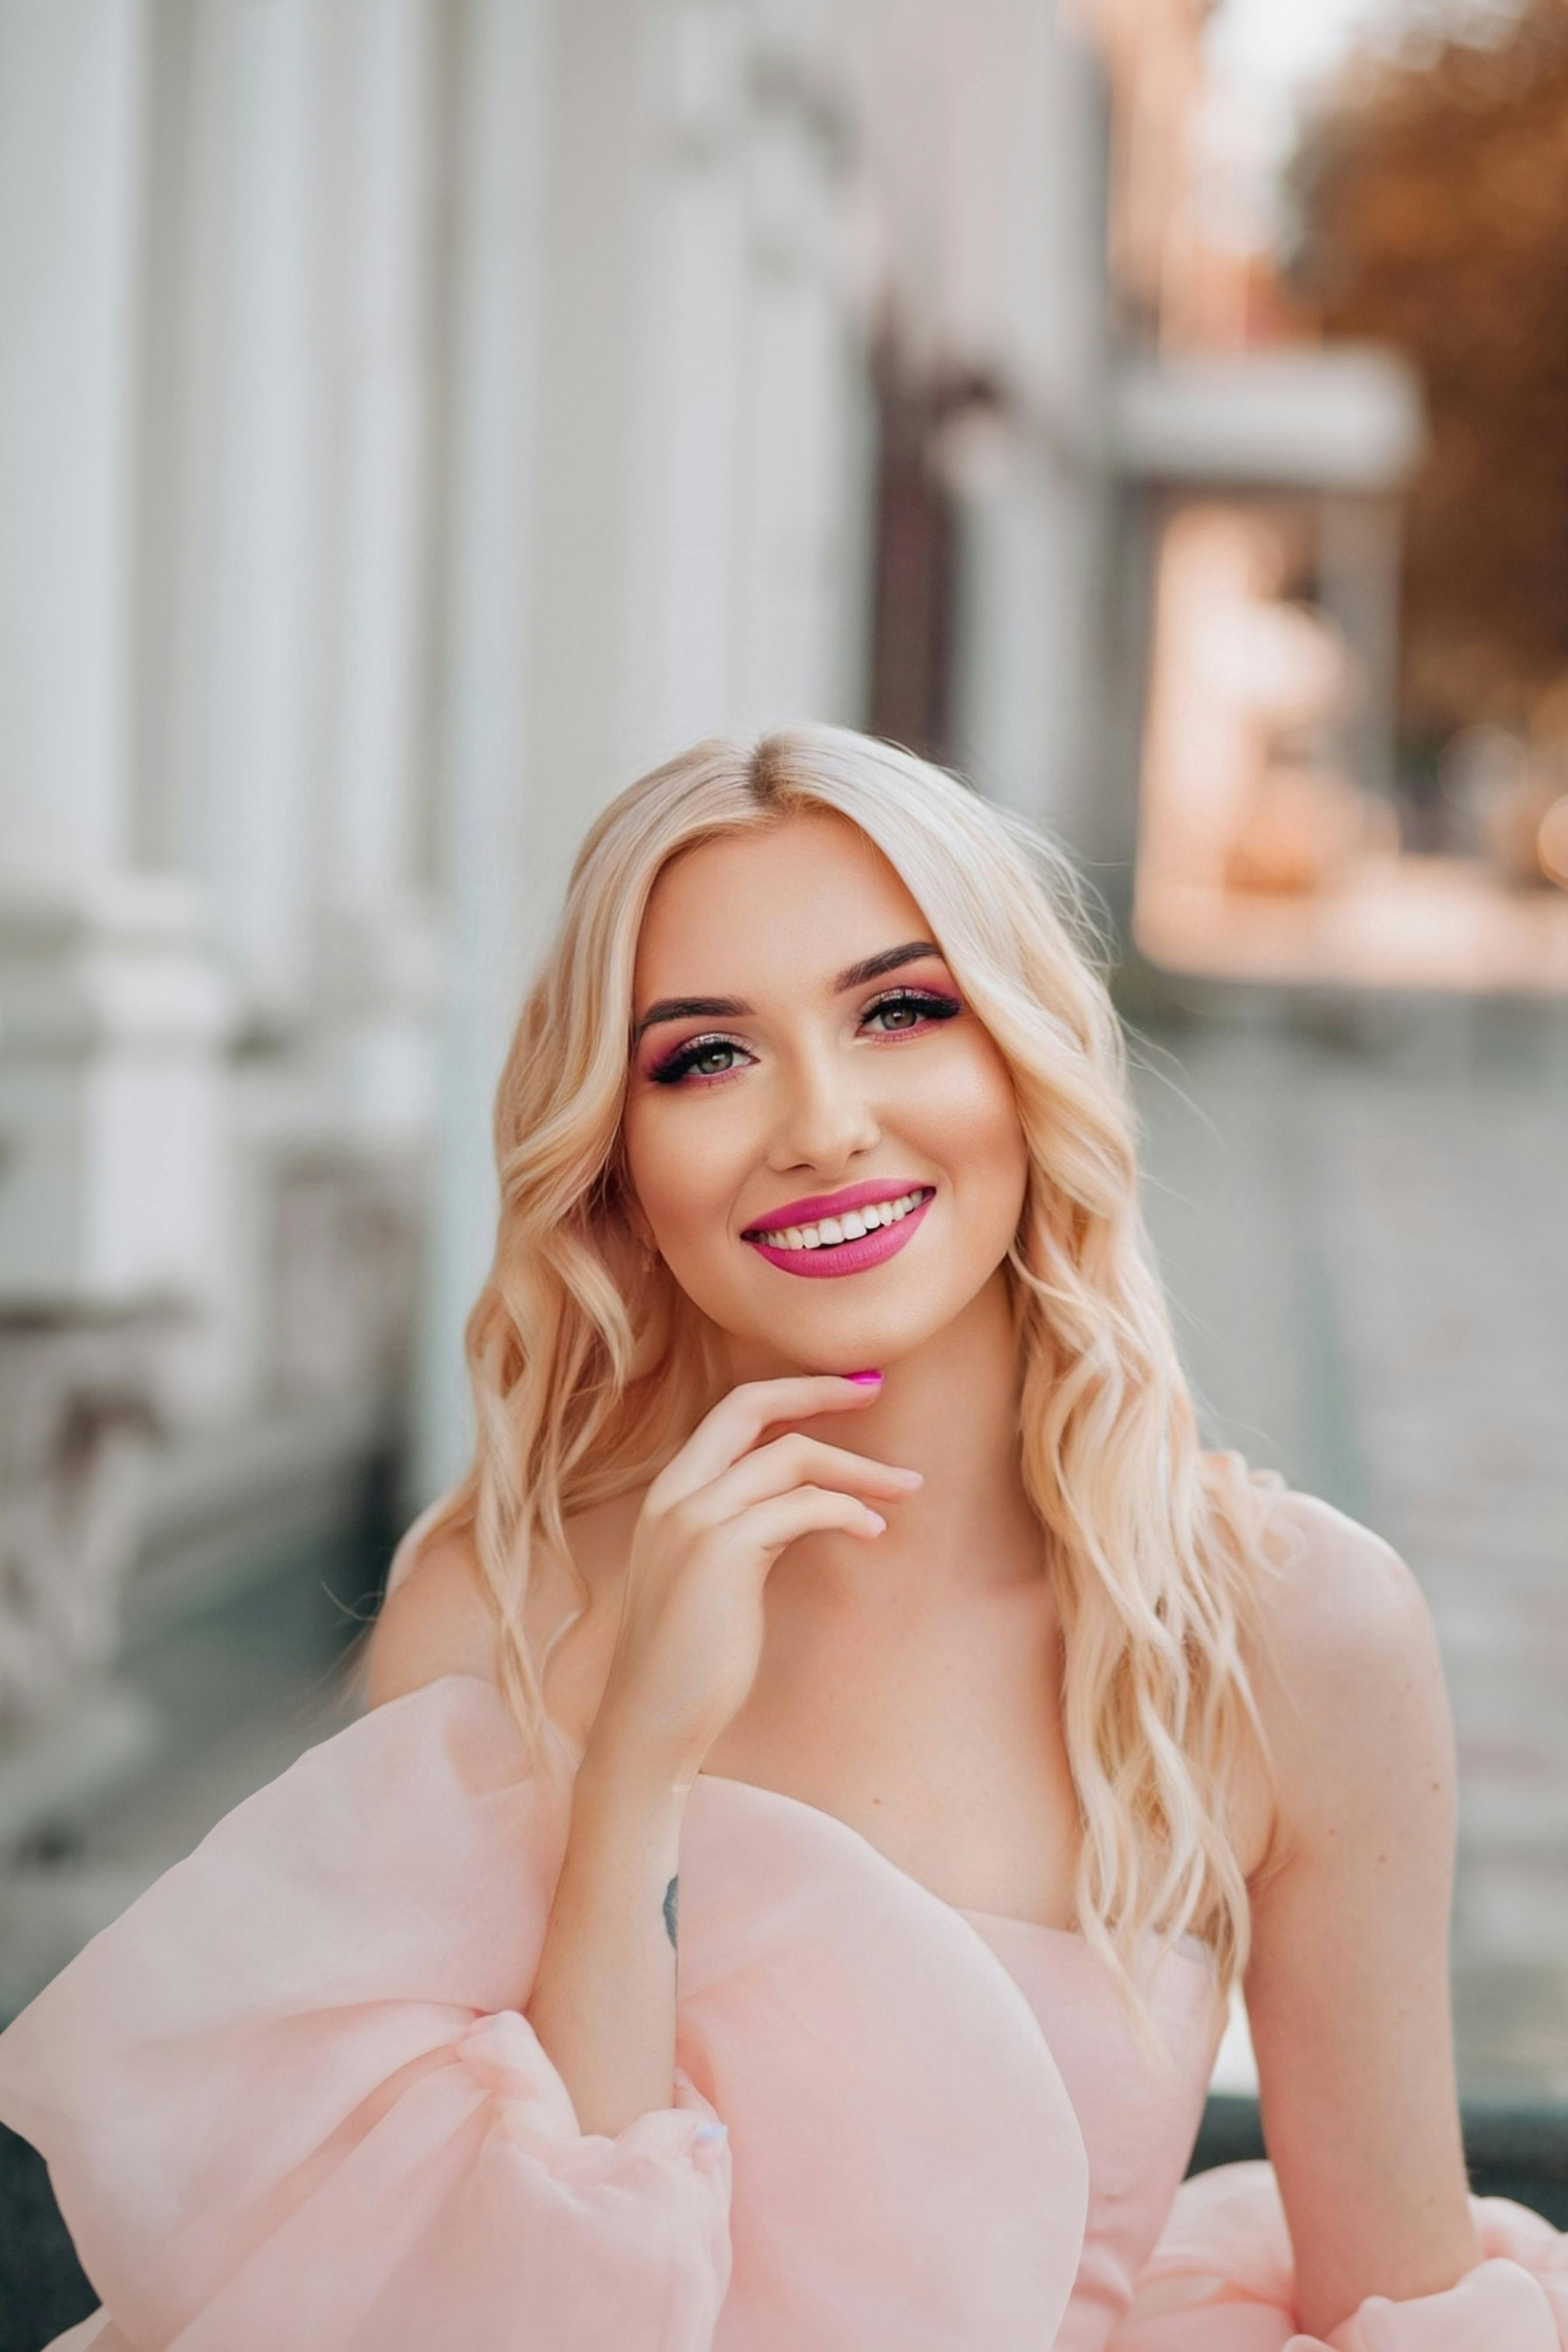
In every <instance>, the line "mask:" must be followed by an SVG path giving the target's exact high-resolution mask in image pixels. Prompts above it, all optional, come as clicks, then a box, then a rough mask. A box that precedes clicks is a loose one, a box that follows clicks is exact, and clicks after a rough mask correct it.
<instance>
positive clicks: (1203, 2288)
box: [1109, 2164, 1568, 2352]
mask: <svg viewBox="0 0 1568 2352" xmlns="http://www.w3.org/2000/svg"><path fill="white" fill-rule="evenodd" d="M1470 2210H1471V2213H1472V2216H1473V2218H1474V2221H1475V2225H1476V2235H1477V2237H1478V2239H1479V2242H1480V2248H1481V2254H1482V2260H1481V2261H1480V2262H1479V2263H1478V2264H1477V2266H1476V2267H1475V2269H1474V2270H1472V2271H1470V2272H1468V2273H1467V2275H1466V2276H1465V2277H1464V2278H1462V2279H1461V2280H1460V2281H1459V2282H1458V2285H1456V2286H1452V2287H1449V2288H1447V2289H1446V2290H1445V2292H1443V2293H1442V2294H1426V2295H1420V2296H1418V2297H1416V2298H1415V2300H1414V2301H1412V2302H1405V2303H1391V2302H1389V2301H1388V2299H1387V2297H1386V2296H1384V2295H1372V2296H1369V2298H1368V2299H1367V2301H1366V2302H1365V2303H1363V2305H1362V2306H1361V2308H1360V2309H1359V2310H1358V2311H1357V2312H1355V2313H1354V2314H1353V2315H1352V2317H1351V2318H1349V2319H1347V2320H1346V2321H1345V2322H1344V2324H1343V2326H1340V2327H1336V2328H1335V2329H1334V2331H1333V2333H1332V2335H1331V2336H1328V2337H1327V2338H1324V2337H1321V2336H1305V2335H1302V2334H1301V2333H1300V2330H1299V2328H1298V2326H1297V2321H1296V2316H1295V2310H1294V2303H1295V2276H1294V2271H1293V2267H1292V2263H1291V2258H1290V2238H1289V2231H1288V2229H1287V2227H1286V2222H1285V2215H1284V2211H1283V2209H1282V2207H1281V2204H1280V2201H1279V2187H1278V2185H1277V2183H1276V2181H1275V2178H1274V2170H1273V2167H1272V2166H1271V2165H1268V2164H1226V2165H1220V2166H1219V2167H1217V2168H1215V2170H1214V2171H1212V2172H1204V2173H1199V2174H1198V2175H1197V2176H1196V2177H1195V2178H1194V2179H1191V2180H1188V2181H1184V2183H1183V2185H1182V2188H1181V2189H1180V2190H1179V2191H1178V2193H1177V2196H1176V2201H1175V2205H1174V2207H1173V2210H1172V2213H1171V2217H1170V2220H1169V2221H1168V2222H1167V2223H1166V2226H1165V2229H1164V2231H1163V2235H1162V2237H1161V2240H1160V2242H1159V2245H1158V2246H1157V2247H1156V2249H1155V2251H1154V2252H1153V2254H1152V2256H1151V2258H1150V2260H1149V2262H1148V2263H1146V2264H1145V2266H1144V2269H1143V2271H1142V2273H1141V2275H1140V2278H1139V2282H1138V2288H1137V2292H1136V2294H1134V2297H1133V2301H1132V2305H1131V2309H1130V2310H1129V2312H1128V2314H1127V2315H1126V2317H1125V2319H1124V2320H1123V2321H1122V2323H1121V2326H1120V2327H1119V2328H1118V2329H1117V2331H1116V2334H1115V2335H1114V2336H1113V2337H1112V2338H1111V2343H1110V2347H1109V2352H1568V2238H1565V2237H1564V2236H1563V2234H1562V2233H1561V2232H1560V2231H1556V2230H1554V2229H1553V2228H1552V2225H1551V2223H1550V2222H1548V2221H1543V2220H1542V2218H1541V2216H1540V2215H1539V2214H1538V2213H1532V2212H1531V2211H1530V2210H1529V2209H1528V2208H1527V2207H1525V2206H1523V2205H1516V2204H1514V2203H1513V2202H1512V2201H1511V2200H1509V2199H1507V2198H1503V2197H1474V2198H1472V2199H1471V2200H1470Z"/></svg>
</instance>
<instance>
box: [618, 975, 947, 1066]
mask: <svg viewBox="0 0 1568 2352" xmlns="http://www.w3.org/2000/svg"><path fill="white" fill-rule="evenodd" d="M901 1004H911V1005H913V1006H914V1008H915V1010H916V1011H917V1012H919V1013H923V1014H924V1015H925V1018H926V1020H928V1021H951V1020H952V1017H953V1014H954V1013H962V1012H963V1006H962V1005H961V1004H960V1003H959V1002H958V999H957V998H956V997H955V996H943V995H941V994H939V993H938V992H936V991H935V990H934V989H924V988H896V989H893V990H892V991H891V992H889V994H888V995H886V996H879V997H878V998H876V999H875V1001H874V1002H873V1003H870V1004H868V1006H867V1007H866V1010H865V1013H864V1014H863V1016H862V1018H863V1019H865V1020H869V1019H870V1017H871V1015H872V1014H873V1013H887V1012H889V1011H890V1010H891V1009H892V1008H893V1006H895V1005H901ZM880 1034H882V1035H883V1036H884V1037H913V1036H918V1035H919V1034H920V1030H919V1028H918V1027H916V1026H914V1025H913V1024H911V1026H910V1028H908V1029H884V1030H883V1031H882V1032H881V1033H880ZM721 1046H722V1047H724V1048H726V1049H728V1050H732V1051H734V1052H736V1053H744V1052H745V1050H746V1048H745V1047H744V1046H743V1045H741V1044H740V1043H739V1042H738V1040H737V1039H735V1038H733V1037H721V1036H707V1037H688V1038H687V1039H686V1041H685V1042H684V1044H682V1045H677V1047H676V1048H675V1050H674V1052H673V1053H672V1054H668V1055H666V1056H665V1058H664V1060H663V1061H662V1062H656V1063H655V1065H654V1066H653V1068H652V1069H651V1070H650V1071H649V1072H648V1076H649V1077H650V1078H651V1079H652V1080H653V1082H654V1084H655V1085H656V1086H661V1087H673V1086H679V1084H680V1083H681V1081H682V1080H683V1079H684V1078H685V1076H686V1075H687V1072H688V1071H689V1070H690V1069H691V1068H692V1066H694V1065H695V1064H696V1063H698V1062H700V1060H701V1058H702V1056H703V1055H704V1054H711V1053H712V1052H714V1051H715V1049H716V1048H718V1047H721ZM734 1075H735V1073H734V1071H733V1070H732V1069H730V1070H709V1071H707V1072H706V1073H705V1074H704V1075H703V1076H701V1077H700V1079H699V1080H698V1081H697V1083H698V1084H699V1085H700V1086H711V1085H712V1084H713V1083H714V1082H715V1081H716V1080H717V1079H720V1078H730V1077H733V1076H734Z"/></svg>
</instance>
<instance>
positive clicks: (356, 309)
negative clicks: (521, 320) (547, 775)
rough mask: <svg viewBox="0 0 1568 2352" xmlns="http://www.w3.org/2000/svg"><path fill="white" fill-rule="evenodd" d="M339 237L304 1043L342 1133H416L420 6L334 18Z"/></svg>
mask: <svg viewBox="0 0 1568 2352" xmlns="http://www.w3.org/2000/svg"><path fill="white" fill-rule="evenodd" d="M335 32H336V36H337V56H336V58H335V60H334V63H335V68H336V70H335V72H334V74H333V77H332V79H333V85H334V92H335V96H336V100H337V120H336V123H335V125H334V129H335V132H336V136H335V137H334V140H333V146H334V148H335V149H337V150H339V151H340V152H339V163H338V169H337V173H336V178H335V184H334V188H333V194H334V196H335V198H336V202H335V204H334V205H333V206H332V210H333V212H334V213H335V215H336V219H337V223H338V226H339V231H340V233H339V236H338V237H337V239H336V252H335V256H334V268H333V270H332V273H331V286H330V315H329V316H325V317H323V320H322V327H323V330H324V331H325V332H326V333H327V334H328V336H329V337H330V339H331V345H332V347H333V349H334V352H335V356H336V365H335V368H334V370H333V377H334V382H335V385H336V388H337V390H336V398H335V401H334V404H333V416H332V431H331V439H332V447H333V455H334V462H333V467H332V472H333V476H334V479H335V481H336V485H337V507H336V527H335V529H334V530H333V533H332V551H333V555H334V558H335V561H334V564H333V568H332V570H331V573H330V574H329V576H328V578H327V580H326V583H325V586H326V597H325V600H324V601H325V603H326V607H327V609H326V611H325V613H324V615H323V627H322V632H321V634H322V640H323V643H324V645H325V646H326V648H327V660H326V664H325V668H326V677H325V680H324V690H325V695H326V698H327V699H326V709H325V712H324V721H325V723H324V726H323V729H322V738H323V751H322V760H321V785H322V789H323V803H322V807H321V884H320V888H319V892H318V895H317V901H316V905H315V908H314V915H315V923H316V941H315V953H316V963H317V970H318V971H319V973H320V977H321V989H320V992H319V994H318V997H317V1003H316V1017H317V1021H318V1024H319V1025H320V1032H321V1034H320V1035H319V1038H318V1041H317V1043H318V1052H319V1054H320V1055H321V1056H322V1057H323V1058H324V1060H325V1061H326V1063H327V1065H328V1066H329V1067H330V1072H331V1095H332V1099H333V1101H334V1104H335V1106H336V1108H337V1109H338V1111H339V1113H340V1115H341V1116H342V1119H343V1121H344V1124H345V1126H346V1127H349V1128H351V1129H353V1131H355V1132H357V1133H359V1134H361V1135H363V1136H366V1137H370V1136H374V1137H376V1138H380V1139H386V1140H391V1141H394V1142H396V1141H405V1142H407V1141H415V1140H417V1139H418V1138H419V1137H420V1136H421V1135H422V1134H423V1132H424V1131H425V1129H426V1126H427V1124H428V1119H429V1110H430V1103H429V1089H430V1083H431V1073H430V1068H429V1059H430V1052H429V1049H430V1042H431V1040H430V1023H431V1017H432V1012H433V988H434V982H435V939H434V933H433V927H432V909H431V908H430V906H429V905H428V903H427V894H426V892H425V891H423V890H422V889H421V888H420V887H419V876H418V868H419V860H420V850H421V846H422V845H421V843H420V840H419V837H418V836H419V817H420V808H419V798H418V795H419V788H420V784H421V782H422V778H423V769H424V765H425V761H426V751H427V735H426V723H425V722H426V701H427V686H428V651H427V646H428V637H427V632H428V625H429V620H430V600H429V593H428V591H429V581H428V565H427V540H428V536H429V534H428V531H427V528H426V523H427V516H428V495H429V481H428V473H429V467H428V462H427V461H428V455H429V451H428V435H429V415H430V408H431V401H430V389H431V377H432V373H433V368H434V360H435V353H434V343H435V336H434V332H433V326H432V316H431V314H432V308H433V295H434V286H433V273H432V263H433V259H434V256H433V250H432V248H433V243H434V238H433V227H434V221H433V214H434V208H435V203H436V194H437V190H436V178H435V169H434V166H435V155H434V139H433V133H434V129H435V120H434V118H435V95H434V94H435V88H436V80H437V25H436V16H435V5H434V0H346V5H342V6H340V8H339V9H338V11H337V15H336V18H335Z"/></svg>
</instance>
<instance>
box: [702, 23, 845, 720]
mask: <svg viewBox="0 0 1568 2352" xmlns="http://www.w3.org/2000/svg"><path fill="white" fill-rule="evenodd" d="M763 15H764V17H767V16H770V15H771V16H772V18H773V20H774V21H773V22H772V23H767V22H764V25H763V28H762V30H761V33H760V36H759V37H758V38H757V40H756V42H755V45H754V47H753V50H752V59H751V70H750V74H749V77H748V79H749V80H750V83H751V86H752V102H751V106H750V110H749V121H748V125H747V135H746V148H745V172H746V182H747V256H746V258H747V275H746V285H745V289H744V296H743V300H744V309H743V311H742V320H743V328H744V334H745V370H746V373H745V383H744V387H743V403H744V404H743V413H742V427H741V435H742V437H741V450H740V478H739V496H740V512H741V522H742V547H741V550H740V551H739V553H740V567H741V577H740V581H739V585H738V597H737V604H738V614H737V622H736V631H735V635H736V644H735V650H734V665H733V676H732V678H731V699H732V703H733V708H734V713H735V717H736V719H737V720H738V721H739V723H741V724H742V725H743V726H746V727H758V728H760V727H764V726H767V725H770V724H773V723H774V722H776V721H779V720H788V719H813V718H823V719H854V718H856V717H858V715H859V713H860V709H861V706H862V700H863V693H862V691H861V688H860V680H859V677H858V675H857V672H858V669H859V668H860V667H861V666H862V665H863V664H864V661H865V658H866V642H865V631H866V626H867V624H868V620H869V614H870V604H871V583H870V578H869V566H870V562H871V544H870V540H871V525H872V517H873V503H874V490H873V488H872V484H871V482H870V479H869V471H868V454H869V453H868V449H867V447H866V446H864V434H865V426H866V421H867V420H866V417H865V415H864V414H863V409H862V404H863V403H868V400H869V382H868V376H867V373H866V362H865V360H864V356H863V354H862V352H861V350H860V348H859V344H858V328H859V321H858V320H852V319H851V317H850V316H849V314H848V309H847V301H846V287H845V271H844V267H843V260H844V256H843V251H842V236H843V223H842V220H841V218H840V214H839V197H840V193H841V190H840V180H841V173H842V165H841V162H840V157H839V152H838V150H839V142H840V141H841V139H842V138H843V136H844V132H845V128H846V125H845V121H844V110H845V104H846V99H845V97H844V96H843V95H841V93H840V91H839V89H837V87H836V86H835V84H834V82H833V81H832V80H830V79H829V70H830V61H829V59H828V58H827V57H826V56H825V55H824V53H823V51H822V48H821V47H820V46H819V44H818V43H817V42H816V41H815V40H814V39H812V38H811V34H812V30H813V27H812V25H811V22H810V16H809V12H803V11H801V10H799V9H791V8H787V7H774V8H773V9H772V10H771V11H764V12H763Z"/></svg>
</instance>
